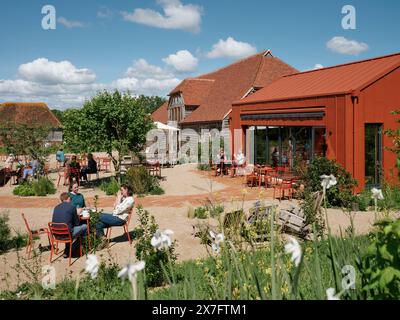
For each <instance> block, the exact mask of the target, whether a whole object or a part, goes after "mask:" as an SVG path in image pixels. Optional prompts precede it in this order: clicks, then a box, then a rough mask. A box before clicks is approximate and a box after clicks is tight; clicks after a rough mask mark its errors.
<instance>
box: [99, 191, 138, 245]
mask: <svg viewBox="0 0 400 320" xmlns="http://www.w3.org/2000/svg"><path fill="white" fill-rule="evenodd" d="M134 205H135V200H134V199H133V191H132V188H131V187H130V186H128V185H126V184H123V185H122V186H121V189H120V191H119V192H118V194H117V198H116V199H115V203H114V210H113V212H112V213H102V214H101V215H100V216H99V223H98V224H97V225H96V231H97V236H98V237H100V238H103V243H102V245H101V247H104V246H105V245H106V244H107V239H106V237H105V234H104V228H109V227H112V226H123V225H124V224H125V223H126V222H127V221H128V217H129V214H130V212H131V210H132V208H133V206H134Z"/></svg>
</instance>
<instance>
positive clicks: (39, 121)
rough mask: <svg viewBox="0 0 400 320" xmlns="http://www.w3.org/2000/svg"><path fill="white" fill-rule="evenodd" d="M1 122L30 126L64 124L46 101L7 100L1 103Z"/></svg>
mask: <svg viewBox="0 0 400 320" xmlns="http://www.w3.org/2000/svg"><path fill="white" fill-rule="evenodd" d="M0 123H1V124H7V123H15V124H26V125H28V126H32V127H36V126H49V127H51V128H54V129H56V128H61V127H62V125H61V123H60V121H59V120H58V119H57V118H56V116H55V115H54V114H53V113H52V112H51V110H50V109H49V108H48V107H47V105H46V104H45V103H42V102H39V103H37V102H5V103H2V104H0Z"/></svg>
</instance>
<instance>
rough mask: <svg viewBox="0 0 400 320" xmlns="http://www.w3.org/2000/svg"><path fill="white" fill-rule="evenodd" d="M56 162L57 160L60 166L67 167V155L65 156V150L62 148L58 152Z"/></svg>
mask: <svg viewBox="0 0 400 320" xmlns="http://www.w3.org/2000/svg"><path fill="white" fill-rule="evenodd" d="M56 160H57V162H58V164H59V165H60V167H64V166H65V154H64V150H63V148H60V150H58V151H57V153H56Z"/></svg>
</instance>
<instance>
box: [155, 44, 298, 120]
mask: <svg viewBox="0 0 400 320" xmlns="http://www.w3.org/2000/svg"><path fill="white" fill-rule="evenodd" d="M295 72H296V73H297V72H298V70H296V69H294V68H292V67H291V66H289V65H288V64H286V63H284V62H282V61H281V60H280V59H278V58H276V57H274V56H272V54H271V53H270V52H269V51H263V52H260V53H258V54H256V55H253V56H251V57H248V58H245V59H242V60H239V61H237V62H235V63H233V64H231V65H228V66H226V67H224V68H221V69H218V70H216V71H214V72H211V73H208V74H204V75H201V76H199V77H196V78H189V79H186V80H184V81H182V83H181V84H180V85H178V87H176V88H175V89H174V90H172V91H171V93H170V95H171V94H174V93H177V92H180V93H181V94H182V96H183V99H184V102H185V105H198V106H199V107H198V108H197V109H196V110H194V111H193V112H192V113H191V114H190V115H189V116H188V117H186V118H185V119H184V120H183V121H182V122H181V123H184V124H185V123H196V122H214V121H222V120H223V118H224V116H225V115H226V114H227V113H228V112H229V111H230V110H231V108H232V102H233V101H236V100H238V99H241V98H242V97H243V96H244V95H245V94H246V93H247V92H249V90H250V89H251V88H253V87H256V88H261V87H264V86H266V85H268V84H270V83H271V82H272V81H275V80H276V79H278V78H280V77H282V76H284V75H287V74H292V73H295ZM163 107H164V106H163ZM160 109H161V108H160ZM160 109H159V110H157V111H156V113H157V115H158V114H159V112H165V118H164V119H166V117H167V108H166V107H164V111H163V110H160ZM153 118H154V114H153Z"/></svg>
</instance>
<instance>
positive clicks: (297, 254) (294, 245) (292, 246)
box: [285, 237, 301, 267]
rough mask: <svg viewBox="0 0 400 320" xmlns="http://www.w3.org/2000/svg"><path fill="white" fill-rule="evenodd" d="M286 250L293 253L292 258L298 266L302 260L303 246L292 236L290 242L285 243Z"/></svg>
mask: <svg viewBox="0 0 400 320" xmlns="http://www.w3.org/2000/svg"><path fill="white" fill-rule="evenodd" d="M285 252H286V253H287V254H292V258H291V260H292V261H293V262H294V264H295V265H296V267H298V266H299V263H300V261H301V247H300V244H299V243H298V242H297V240H296V239H295V238H293V237H290V242H289V243H287V244H285Z"/></svg>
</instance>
